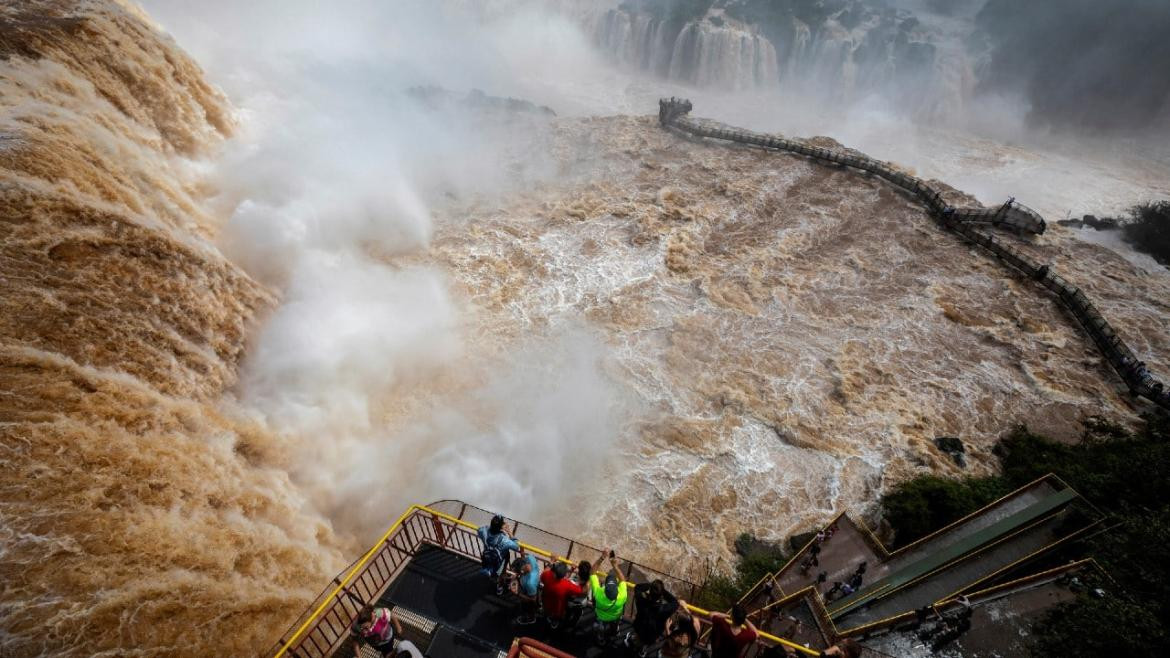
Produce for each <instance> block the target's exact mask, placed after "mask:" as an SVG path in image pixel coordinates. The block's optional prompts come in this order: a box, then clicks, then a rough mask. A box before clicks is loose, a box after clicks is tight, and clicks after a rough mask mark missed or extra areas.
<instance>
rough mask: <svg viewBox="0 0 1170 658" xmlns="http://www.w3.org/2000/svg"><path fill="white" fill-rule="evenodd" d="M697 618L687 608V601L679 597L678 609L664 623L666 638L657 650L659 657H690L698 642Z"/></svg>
mask: <svg viewBox="0 0 1170 658" xmlns="http://www.w3.org/2000/svg"><path fill="white" fill-rule="evenodd" d="M699 635H700V632H699V620H698V619H697V618H696V617H694V616H693V615H692V614H691V612H690V610H688V609H687V602H686V601H683V600H682V599H679V601H678V611H677V612H675V613H674V616H673V617H671V618H670V621H668V622H667V623H666V639H665V640H664V641H663V642H662V648H661V649H660V650H659V651H658V656H659V658H690V656H691V654H692V653H694V651H695V645H696V644H698V643H699Z"/></svg>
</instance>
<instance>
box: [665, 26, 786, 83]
mask: <svg viewBox="0 0 1170 658" xmlns="http://www.w3.org/2000/svg"><path fill="white" fill-rule="evenodd" d="M670 79H671V80H678V81H680V82H689V83H691V84H695V85H699V86H704V87H707V86H710V87H722V88H727V89H733V90H741V89H756V88H763V87H772V86H775V85H776V84H778V83H779V71H778V67H777V59H776V48H775V46H773V45H772V42H771V41H769V40H768V39H767V38H765V37H764V36H762V35H759V34H753V33H751V32H748V31H746V30H743V29H739V28H734V27H723V26H715V25H712V24H710V23H706V22H692V23H688V24H687V25H686V27H684V28H683V30H682V32H680V33H679V35H678V38H677V39H675V42H674V49H673V51H672V52H671V56H670Z"/></svg>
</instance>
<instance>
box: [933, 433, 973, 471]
mask: <svg viewBox="0 0 1170 658" xmlns="http://www.w3.org/2000/svg"><path fill="white" fill-rule="evenodd" d="M934 447H936V448H938V449H939V450H940V451H942V452H945V453H946V454H948V455H950V456H951V459H953V460H954V461H955V464H957V465H958V466H959V467H960V468H965V467H966V466H967V459H966V453H967V449H966V448H965V447H964V446H963V442H962V441H961V440H959V439H957V438H955V437H953V436H940V437H937V438H935V440H934Z"/></svg>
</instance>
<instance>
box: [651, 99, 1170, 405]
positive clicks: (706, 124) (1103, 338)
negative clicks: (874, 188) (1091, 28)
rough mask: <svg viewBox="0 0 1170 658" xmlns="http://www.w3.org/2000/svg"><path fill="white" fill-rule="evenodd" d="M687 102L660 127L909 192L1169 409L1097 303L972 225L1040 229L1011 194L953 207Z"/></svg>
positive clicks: (865, 163)
mask: <svg viewBox="0 0 1170 658" xmlns="http://www.w3.org/2000/svg"><path fill="white" fill-rule="evenodd" d="M691 109H692V107H691V103H690V101H687V100H682V99H678V98H670V99H662V100H660V101H658V120H659V122H660V123H661V124H662V125H663V126H664V127H669V128H675V129H678V130H682V131H684V132H687V133H689V134H691V135H695V136H698V137H707V138H712V139H723V140H728V141H733V142H738V143H741V144H750V145H753V146H759V147H762V148H771V149H778V150H782V151H788V152H790V153H796V154H799V155H804V156H807V157H810V158H814V159H817V160H821V161H824V162H829V163H832V164H836V165H841V166H847V167H853V168H855V169H860V170H862V171H865V172H868V173H871V174H873V175H875V176H878V177H879V178H882V179H883V180H886V181H887V182H889V183H891V184H893V185H896V186H898V187H900V188H902V189H903V190H905V191H907V192H909V193H910V194H913V195H914V196H916V197H917V198H918V200H919V201H920V202H922V203H923V204H924V205H925V206H926V207H927V208H928V209H929V210H930V213H931V215H932V216H934V217H935V218H936V219H938V221H939V222H940V223H942V224H943V226H945V227H947V228H948V229H951V230H952V231H954V232H956V233H958V234H959V235H961V236H963V237H964V238H965V239H967V240H969V241H970V242H972V243H974V244H977V245H979V246H980V247H983V248H984V249H986V250H988V251H990V252H991V253H992V254H994V255H995V257H996V258H997V259H999V260H1000V261H1001V262H1004V263H1006V264H1007V265H1009V266H1011V267H1012V268H1013V269H1015V270H1017V271H1019V272H1021V273H1022V274H1024V275H1025V276H1027V277H1028V278H1030V279H1033V280H1035V281H1037V282H1039V283H1040V284H1042V285H1043V286H1044V287H1045V288H1048V289H1049V290H1051V291H1052V292H1054V293H1056V297H1057V299H1058V300H1059V301H1060V303H1061V304H1063V305H1064V307H1065V308H1066V309H1067V310H1068V311H1069V312H1070V313H1071V314H1072V315H1073V317H1075V318H1076V319H1077V322H1078V323H1079V324H1080V325H1081V326H1082V327H1083V328H1084V330H1085V333H1087V334H1088V335H1089V337H1090V338H1091V339H1092V340H1093V342H1094V343H1095V344H1096V346H1097V348H1098V349H1099V350H1100V351H1101V353H1102V355H1104V357H1105V360H1106V361H1108V362H1109V364H1110V366H1112V368H1113V370H1114V371H1115V372H1116V373H1117V374H1118V376H1120V377H1121V379H1122V380H1123V381H1124V382H1125V384H1126V386H1128V387H1129V390H1130V391H1131V392H1132V393H1133V394H1134V395H1138V396H1141V397H1144V398H1146V399H1147V400H1149V401H1151V402H1153V403H1154V404H1156V405H1158V406H1160V407H1162V408H1164V409H1170V387H1167V386H1166V385H1165V384H1164V383H1163V382H1161V381H1159V380H1158V379H1157V378H1155V377H1154V376H1153V375H1151V374H1150V372H1149V371H1148V370H1147V369H1146V364H1145V363H1143V362H1141V361H1139V360H1138V358H1137V356H1136V355H1135V354H1134V352H1133V350H1131V349H1130V348H1129V346H1127V345H1126V344H1125V342H1124V341H1122V339H1121V337H1120V336H1118V335H1117V332H1116V331H1115V330H1114V329H1113V327H1112V325H1110V324H1109V322H1107V321H1106V320H1105V318H1104V317H1103V316H1102V315H1101V313H1100V311H1098V310H1097V307H1096V306H1094V305H1093V304H1092V302H1090V301H1089V300H1088V298H1087V297H1086V296H1085V294H1084V293H1082V292H1081V291H1080V289H1079V288H1077V287H1076V286H1073V285H1072V284H1070V283H1069V282H1068V281H1066V280H1065V279H1063V278H1062V277H1060V276H1057V275H1056V273H1054V272H1053V271H1052V267H1051V266H1050V265H1046V264H1040V263H1036V262H1033V261H1032V260H1031V259H1029V258H1028V257H1027V256H1025V255H1024V254H1022V253H1020V252H1018V251H1016V250H1015V249H1012V248H1011V247H1009V246H1007V245H1006V244H1004V243H1003V242H1001V241H1000V240H997V239H996V238H994V237H992V236H990V235H987V234H985V233H981V232H980V231H977V230H975V228H974V226H976V225H990V226H994V227H997V228H1001V227H1002V228H1009V229H1012V230H1014V231H1016V232H1019V233H1036V234H1039V233H1043V232H1044V230H1045V229H1046V227H1047V225H1046V224H1045V222H1044V218H1043V217H1041V216H1040V214H1039V213H1037V212H1036V211H1034V210H1032V209H1031V208H1028V207H1027V206H1024V205H1022V204H1020V203H1018V202H1016V200H1015V199H1008V200H1007V201H1006V202H1005V203H1004V204H1003V205H1001V206H998V207H996V208H956V207H954V206H951V205H950V204H948V203H947V202H946V200H945V199H944V198H943V195H942V190H940V189H938V188H935V187H932V186H931V185H930V184H929V183H926V182H925V181H923V180H922V179H920V178H917V177H915V176H911V175H910V174H907V173H905V172H902V171H898V170H896V169H894V168H893V167H891V166H889V165H888V164H886V163H884V162H881V161H879V160H875V159H873V158H870V157H866V156H863V155H857V154H854V153H848V152H842V151H835V150H830V149H826V148H820V147H816V146H810V145H809V144H806V143H804V142H801V141H797V140H791V139H785V138H783V137H774V136H771V135H761V134H759V133H754V132H751V131H748V130H742V129H740V128H732V127H729V126H725V125H723V124H719V123H716V122H713V121H709V120H698V119H693V118H691V117H689V116H687V114H688V113H689V112H690V111H691Z"/></svg>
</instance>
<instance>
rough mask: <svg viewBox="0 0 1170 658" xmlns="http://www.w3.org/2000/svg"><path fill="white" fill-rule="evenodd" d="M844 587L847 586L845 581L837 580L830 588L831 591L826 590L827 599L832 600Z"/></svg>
mask: <svg viewBox="0 0 1170 658" xmlns="http://www.w3.org/2000/svg"><path fill="white" fill-rule="evenodd" d="M844 587H845V583H843V582H841V581H839V580H838V581H835V582H834V583H833V586H832V587H830V588H829V591H827V592H825V600H826V601H832V600H833V599H834V598H836V597H837V594H838V593H840V592H841V590H842V589H843V588H844Z"/></svg>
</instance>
